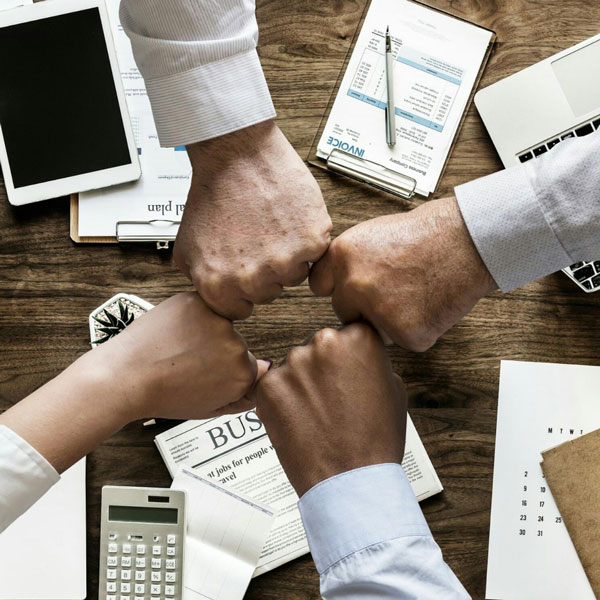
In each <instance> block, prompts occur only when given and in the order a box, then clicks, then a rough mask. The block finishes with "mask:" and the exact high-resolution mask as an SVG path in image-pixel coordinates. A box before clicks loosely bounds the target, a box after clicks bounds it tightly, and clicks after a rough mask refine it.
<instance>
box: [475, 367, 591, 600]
mask: <svg viewBox="0 0 600 600" xmlns="http://www.w3.org/2000/svg"><path fill="white" fill-rule="evenodd" d="M599 388H600V367H587V366H579V365H560V364H551V363H531V362H515V361H502V365H501V368H500V391H499V395H498V423H497V428H496V454H495V459H494V487H493V491H492V513H491V523H490V546H489V554H488V572H487V587H486V596H485V597H486V598H487V599H488V600H565V599H566V598H573V599H575V598H577V600H594V594H593V592H592V588H591V587H590V584H589V582H588V579H587V577H586V574H585V571H584V570H583V567H582V566H581V563H580V561H579V558H578V556H577V552H576V551H575V548H574V546H573V544H572V542H571V538H570V537H569V533H568V531H567V529H566V527H565V525H564V523H563V522H562V517H561V515H560V513H559V511H558V508H557V507H556V504H555V502H554V500H553V498H552V494H551V492H550V488H549V487H548V485H547V483H546V480H545V478H544V474H543V472H542V469H541V467H540V462H541V461H542V456H541V452H543V451H545V450H547V449H548V448H551V447H553V446H556V445H558V444H561V443H562V442H566V441H568V440H573V439H575V438H576V437H579V436H580V435H582V434H584V433H588V432H590V431H593V430H594V429H598V428H599V427H600V398H599V397H598V389H599Z"/></svg>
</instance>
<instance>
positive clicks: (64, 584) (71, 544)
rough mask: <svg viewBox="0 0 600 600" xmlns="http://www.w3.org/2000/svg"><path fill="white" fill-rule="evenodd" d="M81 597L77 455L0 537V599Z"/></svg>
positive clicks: (81, 485)
mask: <svg viewBox="0 0 600 600" xmlns="http://www.w3.org/2000/svg"><path fill="white" fill-rule="evenodd" d="M0 485H1V483H0ZM85 597H86V525H85V458H82V459H81V460H80V461H79V462H78V463H76V464H75V465H73V466H72V467H71V468H70V469H68V470H67V471H65V472H64V473H63V474H62V476H61V479H60V481H59V482H58V483H57V484H56V485H55V486H54V487H52V488H51V489H50V490H49V491H48V493H47V494H46V495H44V496H43V497H42V498H40V500H38V501H37V502H36V503H35V504H34V505H33V506H32V507H31V508H30V509H29V510H28V511H27V512H26V513H25V514H23V515H21V516H20V517H19V518H18V519H17V520H16V521H15V522H14V523H12V525H10V526H9V527H8V528H7V529H5V530H4V532H3V533H2V534H1V535H0V600H80V599H83V598H85Z"/></svg>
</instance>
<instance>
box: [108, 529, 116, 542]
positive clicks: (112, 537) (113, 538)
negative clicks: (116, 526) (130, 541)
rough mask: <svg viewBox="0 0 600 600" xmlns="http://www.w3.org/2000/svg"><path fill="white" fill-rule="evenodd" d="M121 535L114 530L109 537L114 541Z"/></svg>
mask: <svg viewBox="0 0 600 600" xmlns="http://www.w3.org/2000/svg"><path fill="white" fill-rule="evenodd" d="M118 537H119V536H118V535H117V534H116V533H115V532H114V531H113V532H111V533H109V534H108V539H109V540H110V541H111V542H114V541H115V540H116V539H117V538H118Z"/></svg>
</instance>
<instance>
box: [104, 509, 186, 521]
mask: <svg viewBox="0 0 600 600" xmlns="http://www.w3.org/2000/svg"><path fill="white" fill-rule="evenodd" d="M108 520H109V521H123V522H126V523H169V524H173V525H176V524H177V509H176V508H154V507H151V506H109V507H108Z"/></svg>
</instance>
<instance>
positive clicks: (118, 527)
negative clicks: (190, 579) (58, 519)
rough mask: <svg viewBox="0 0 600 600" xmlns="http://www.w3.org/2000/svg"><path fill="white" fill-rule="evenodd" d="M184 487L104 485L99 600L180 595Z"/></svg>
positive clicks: (177, 598)
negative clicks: (179, 488) (171, 488)
mask: <svg viewBox="0 0 600 600" xmlns="http://www.w3.org/2000/svg"><path fill="white" fill-rule="evenodd" d="M185 527H186V522H185V492H182V491H178V490H170V489H163V488H145V487H121V486H104V487H103V488H102V517H101V522H100V577H99V582H100V583H99V593H98V598H99V599H100V600H181V598H182V596H183V548H184V543H185Z"/></svg>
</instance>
